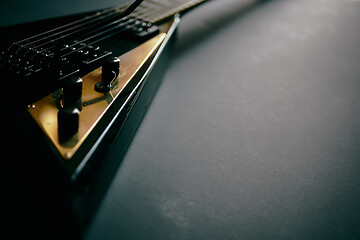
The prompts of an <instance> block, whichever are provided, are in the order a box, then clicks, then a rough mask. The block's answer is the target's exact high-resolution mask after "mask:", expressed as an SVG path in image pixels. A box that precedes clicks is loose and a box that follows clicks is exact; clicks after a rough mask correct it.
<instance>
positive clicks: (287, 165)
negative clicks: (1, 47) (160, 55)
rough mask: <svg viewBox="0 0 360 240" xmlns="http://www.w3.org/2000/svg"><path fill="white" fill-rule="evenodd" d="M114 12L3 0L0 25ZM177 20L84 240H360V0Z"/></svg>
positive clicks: (197, 13)
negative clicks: (146, 105) (164, 68)
mask: <svg viewBox="0 0 360 240" xmlns="http://www.w3.org/2000/svg"><path fill="white" fill-rule="evenodd" d="M117 2H119V1H114V0H103V1H94V0H91V1H90V0H88V1H80V0H76V1H70V0H64V1H58V2H55V3H54V2H52V1H51V2H50V1H42V2H41V1H40V0H38V1H25V0H23V1H7V2H4V1H3V2H2V3H1V8H0V25H1V26H4V25H9V24H15V23H19V22H25V21H30V20H38V19H40V18H47V17H54V16H59V15H63V14H71V13H78V12H86V11H90V10H94V9H98V8H102V7H110V6H114V5H117ZM120 2H124V1H120ZM120 2H119V3H120ZM36 6H42V8H41V10H40V8H39V9H38V10H37V8H36ZM182 20H183V21H182V23H181V24H180V27H179V35H178V36H179V38H178V43H177V46H176V50H175V54H174V56H173V59H172V63H171V65H170V67H169V69H168V72H167V74H166V76H165V79H164V81H163V84H162V85H161V87H160V89H159V91H158V93H157V95H156V96H155V98H154V101H153V103H152V105H151V107H150V109H149V111H148V113H147V115H146V116H145V119H144V121H143V123H142V124H141V126H140V128H139V130H138V132H137V134H136V135H135V138H134V140H133V142H132V144H131V146H130V149H129V151H128V153H127V155H126V157H125V159H124V160H123V162H122V165H121V166H120V168H119V169H118V171H117V174H116V176H115V178H114V180H113V182H112V184H111V186H110V188H109V191H108V193H107V194H106V196H105V198H104V201H103V203H102V204H101V206H100V208H99V211H98V213H97V215H96V216H95V218H94V220H93V222H92V224H91V225H90V227H89V230H88V232H87V234H86V236H85V239H86V240H92V239H94V240H95V239H104V240H105V239H360V178H359V173H360V148H359V145H360V107H359V106H360V104H359V103H360V99H359V94H360V46H359V44H360V31H359V26H360V2H359V1H357V0H273V1H268V2H267V3H265V4H255V3H254V1H252V0H222V1H220V0H218V1H211V2H210V3H207V4H205V5H203V6H202V7H200V8H198V9H196V10H194V11H192V12H191V13H190V14H189V15H186V16H185V17H184V18H183V19H182ZM118 144H119V145H118V146H120V145H121V143H118ZM112 157H114V158H117V157H119V155H118V153H117V151H116V147H115V148H114V150H113V152H112Z"/></svg>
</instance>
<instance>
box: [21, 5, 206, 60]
mask: <svg viewBox="0 0 360 240" xmlns="http://www.w3.org/2000/svg"><path fill="white" fill-rule="evenodd" d="M201 1H203V0H200V1H199V0H197V1H196V0H195V1H191V2H190V3H194V2H201ZM142 2H143V0H137V1H135V2H134V3H133V4H132V5H131V6H130V7H128V8H127V9H126V10H125V11H124V12H122V13H120V16H121V15H122V14H124V13H126V12H129V13H131V12H132V11H134V10H135V9H136V8H137V7H138V6H139V5H140V3H142ZM154 2H155V3H156V4H158V3H159V2H158V1H154ZM154 2H153V1H151V0H149V2H145V3H144V6H141V7H140V8H138V9H137V10H136V11H134V13H133V14H135V16H141V15H142V17H144V14H143V13H144V12H146V10H149V9H148V7H149V4H150V6H152V5H154ZM186 5H189V3H187V4H180V6H178V7H175V8H172V9H173V10H172V11H174V10H179V8H183V7H184V6H186ZM190 5H191V4H190ZM122 7H123V8H124V6H122ZM131 8H133V9H131ZM144 10H145V11H144ZM111 11H115V12H113V13H112V14H109V16H107V17H106V18H105V16H102V17H101V16H100V19H104V20H102V21H100V22H97V23H95V24H93V25H90V26H86V25H89V24H90V23H92V22H94V20H92V21H90V22H89V23H87V24H80V25H77V26H75V27H72V28H69V29H66V30H63V31H60V32H57V33H55V34H53V35H51V36H48V37H45V38H42V39H40V40H48V39H49V38H50V37H53V36H57V35H60V34H61V33H64V32H68V31H70V30H73V29H76V28H79V27H80V26H84V25H85V26H86V27H83V28H80V29H78V30H76V31H73V32H70V33H68V34H66V35H63V36H60V37H58V38H56V39H51V40H50V41H48V42H45V43H42V44H39V45H37V46H35V47H32V48H31V49H34V50H36V49H39V48H40V47H41V49H40V51H37V52H36V53H35V55H36V54H38V53H42V52H45V51H49V49H52V48H54V47H55V46H54V44H52V46H50V47H48V48H43V46H45V45H47V44H49V45H51V43H55V42H56V41H59V40H61V39H67V38H69V37H70V36H74V35H75V34H77V35H79V34H80V33H83V32H85V31H86V32H87V33H86V34H85V35H91V34H93V35H92V36H90V37H88V38H83V39H82V40H81V41H77V42H75V43H73V44H71V45H67V46H66V47H65V48H62V49H60V50H64V49H66V48H67V47H71V46H75V45H79V44H81V43H83V42H85V41H88V40H90V39H93V38H96V37H99V36H101V35H104V34H106V33H108V32H110V35H109V36H106V35H105V36H104V37H100V38H99V39H98V40H96V41H93V42H92V43H90V44H93V43H95V42H99V41H101V40H103V39H106V38H108V37H110V36H112V35H114V34H113V33H111V32H114V31H115V33H116V34H117V33H119V32H123V31H124V30H123V29H121V27H123V25H121V24H120V26H117V23H119V22H122V21H124V19H118V20H116V21H113V22H111V23H109V24H106V25H105V26H101V27H100V28H96V26H99V25H103V24H104V23H106V22H108V21H109V20H113V19H116V18H117V17H119V16H118V15H119V14H118V13H117V12H118V11H119V7H117V8H113V9H111V10H109V9H108V10H105V11H103V12H102V13H105V12H111ZM152 14H153V13H152V11H148V12H147V14H146V15H145V16H146V17H151V15H152ZM97 15H99V13H97ZM112 15H114V16H112ZM124 15H126V14H124ZM93 16H94V15H93ZM95 20H98V19H95ZM78 22H79V21H78ZM69 25H70V24H69ZM72 25H73V24H72ZM114 25H115V26H114ZM111 26H113V27H111ZM134 26H136V25H134ZM108 27H110V28H108ZM131 27H133V26H130V27H128V28H127V29H129V28H131ZM63 28H64V27H63ZM105 28H108V29H107V30H104V31H101V32H99V30H100V29H105ZM119 28H120V30H118V31H116V30H117V29H119ZM89 31H90V32H89ZM94 33H96V34H94ZM83 37H84V36H83ZM40 40H38V41H35V42H39V41H40ZM33 43H34V42H32V44H33ZM29 44H31V43H29ZM83 48H84V47H83ZM80 49H81V48H80ZM78 50H79V48H76V50H73V51H71V52H68V53H66V54H64V55H62V56H61V57H63V56H66V55H69V54H71V53H73V52H75V51H78ZM29 51H30V50H28V51H27V52H26V53H28V52H29ZM35 55H33V56H32V58H33V57H34V56H35ZM52 55H54V53H51V54H47V55H46V56H52Z"/></svg>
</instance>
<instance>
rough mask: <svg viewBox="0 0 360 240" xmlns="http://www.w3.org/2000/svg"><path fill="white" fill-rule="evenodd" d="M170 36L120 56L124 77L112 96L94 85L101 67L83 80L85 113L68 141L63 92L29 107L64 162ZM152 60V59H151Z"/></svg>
mask: <svg viewBox="0 0 360 240" xmlns="http://www.w3.org/2000/svg"><path fill="white" fill-rule="evenodd" d="M165 37H166V33H160V34H159V35H157V36H156V37H154V38H152V39H150V40H148V41H147V42H145V43H143V44H142V45H140V46H138V47H136V48H135V49H133V50H131V51H130V52H128V53H126V54H124V55H122V56H120V57H119V58H120V74H119V76H118V77H117V78H116V79H115V80H114V82H113V85H112V88H111V90H110V91H109V92H108V93H105V94H103V93H98V92H96V91H95V90H94V85H95V83H97V82H100V81H101V71H102V69H101V67H100V68H98V69H96V70H94V71H93V72H91V73H89V74H87V75H85V76H83V77H82V79H83V89H82V92H83V94H82V105H83V107H82V110H81V112H80V114H79V129H78V132H77V133H76V134H75V135H73V136H71V137H70V138H68V139H67V140H66V141H60V140H59V134H58V125H59V124H58V118H57V114H58V111H59V101H61V99H59V98H60V97H59V96H61V90H57V91H55V92H54V93H52V94H50V95H48V96H46V97H44V98H42V99H40V100H39V101H37V102H35V103H33V104H31V105H29V107H28V112H29V113H30V115H31V116H32V117H33V118H34V120H35V121H36V123H37V124H38V125H39V126H40V128H41V129H42V130H43V131H44V133H45V134H46V136H47V137H48V138H49V140H50V141H51V143H52V144H53V146H54V147H55V148H56V150H57V151H58V153H59V154H60V156H61V157H62V158H63V159H64V160H69V159H71V158H72V157H73V156H74V154H75V153H76V151H77V150H78V149H79V148H80V147H81V145H82V144H83V143H84V141H85V140H86V138H87V137H88V136H89V134H90V133H91V131H92V130H93V129H94V128H95V126H96V125H97V124H98V123H99V121H101V119H102V117H103V116H104V114H106V112H107V111H108V109H109V108H110V107H111V105H112V104H114V102H116V100H117V98H118V97H119V96H120V95H121V94H122V91H123V90H124V88H125V86H126V85H127V84H128V83H129V82H131V81H136V80H138V79H136V78H138V77H136V74H137V73H138V72H139V71H140V70H141V69H142V68H143V67H146V66H145V65H146V63H147V62H148V61H149V59H150V58H151V56H153V54H154V53H155V52H156V51H157V50H158V49H159V47H160V45H161V43H162V42H163V41H164V39H165ZM150 60H151V59H150Z"/></svg>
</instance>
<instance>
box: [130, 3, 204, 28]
mask: <svg viewBox="0 0 360 240" xmlns="http://www.w3.org/2000/svg"><path fill="white" fill-rule="evenodd" d="M205 1H206V0H190V1H184V0H145V1H144V2H143V3H142V4H141V5H140V6H139V7H138V8H137V9H136V10H135V11H134V12H133V13H132V14H131V15H130V16H132V17H135V18H137V19H140V20H144V21H146V22H151V23H157V22H160V21H162V20H165V19H167V18H169V17H171V16H173V15H175V14H176V13H183V12H185V11H188V10H190V9H191V8H193V7H195V6H197V5H199V4H201V3H203V2H205Z"/></svg>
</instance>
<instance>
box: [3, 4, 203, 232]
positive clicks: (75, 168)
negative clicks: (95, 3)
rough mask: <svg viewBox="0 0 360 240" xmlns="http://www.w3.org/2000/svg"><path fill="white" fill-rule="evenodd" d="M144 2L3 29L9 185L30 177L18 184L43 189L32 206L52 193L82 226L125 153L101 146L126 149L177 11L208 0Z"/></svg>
mask: <svg viewBox="0 0 360 240" xmlns="http://www.w3.org/2000/svg"><path fill="white" fill-rule="evenodd" d="M141 2H142V1H135V2H134V3H129V4H125V5H122V6H117V7H114V8H108V9H103V10H100V11H97V12H92V13H88V14H79V15H74V16H68V17H63V18H56V19H50V20H46V21H39V22H34V23H27V24H21V25H16V26H10V27H3V28H1V29H0V32H2V36H4V37H2V39H1V49H0V74H1V76H2V86H1V89H2V93H3V94H1V96H0V98H1V109H2V110H1V111H0V112H1V113H0V114H1V116H0V119H1V124H0V125H1V131H2V133H3V136H5V139H4V142H5V143H3V144H2V147H1V154H2V158H3V159H6V161H7V164H9V166H7V167H5V169H10V172H13V171H15V172H16V174H15V175H13V177H14V178H16V179H17V180H15V183H14V184H13V186H11V187H10V188H11V189H12V190H9V191H10V192H11V193H14V192H16V193H17V190H13V189H18V187H19V186H20V185H21V186H22V185H23V183H24V182H28V179H31V180H30V182H31V185H29V187H28V188H27V187H24V189H25V190H24V191H26V190H27V189H31V190H28V191H29V194H33V193H34V192H36V189H37V190H38V187H37V185H42V187H41V189H42V190H41V191H38V192H41V194H39V197H37V198H35V199H36V200H33V201H30V203H29V204H28V205H31V206H37V205H36V204H37V202H38V201H39V200H41V201H44V202H52V203H53V205H56V206H57V207H56V208H52V209H53V210H52V211H53V212H51V213H49V214H52V215H54V213H56V214H60V213H61V214H63V213H64V212H67V211H69V212H71V214H73V212H75V213H74V215H75V216H76V218H77V219H80V222H81V223H80V225H82V228H85V226H86V224H87V222H88V221H89V219H90V218H91V215H92V214H93V212H94V209H96V205H97V204H98V203H99V201H100V199H101V196H102V195H103V194H104V192H105V190H106V186H107V185H108V184H109V182H110V181H111V175H112V174H113V173H114V172H115V170H116V168H117V166H118V165H119V163H120V161H121V159H117V160H109V159H108V158H107V157H106V153H107V152H108V151H109V149H110V148H111V144H112V143H113V142H114V141H115V140H116V141H121V142H122V143H123V149H117V151H122V152H123V153H125V152H126V149H127V147H128V145H129V143H130V141H131V139H132V137H133V135H134V133H135V131H136V129H137V127H138V125H139V124H140V122H141V119H142V117H143V116H144V114H145V112H146V109H147V107H148V106H149V104H150V102H151V99H152V97H153V95H154V94H155V92H156V89H157V87H158V86H159V84H160V82H161V78H162V73H163V72H164V68H165V67H166V63H167V62H168V59H169V56H170V54H169V52H170V50H171V46H172V44H173V41H174V39H175V38H174V36H175V34H174V32H175V30H176V27H177V25H178V23H179V19H180V18H179V16H180V15H179V14H183V13H185V12H186V11H189V10H190V9H192V8H194V7H195V6H198V5H199V4H202V3H203V2H205V0H191V1H182V0H145V1H143V2H142V3H141ZM140 3H141V4H140ZM139 4H140V5H139ZM5 36H6V37H5ZM14 143H15V144H14ZM14 169H15V170H14ZM34 186H35V187H34ZM44 189H45V190H44ZM9 195H11V194H9ZM14 199H15V202H16V201H18V200H17V198H16V194H15V197H14ZM35 203H36V204H35ZM60 205H61V207H59V206H60ZM64 206H66V207H64ZM28 208H31V207H30V206H28V207H27V208H26V207H24V209H23V210H24V211H25V213H22V215H24V216H26V215H31V214H33V213H32V212H31V210H28ZM34 208H36V207H34ZM38 208H40V207H39V206H38ZM54 209H57V210H54ZM64 209H67V210H66V211H65V210H64ZM27 211H30V212H27ZM36 211H40V210H36ZM46 211H47V210H44V212H46ZM61 214H60V215H61ZM71 214H70V215H71ZM60 215H59V216H60ZM65 215H66V214H65ZM66 216H67V215H66ZM58 218H59V219H64V218H65V217H64V216H63V217H58ZM50 222H51V221H50ZM49 225H51V224H50V223H49Z"/></svg>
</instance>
